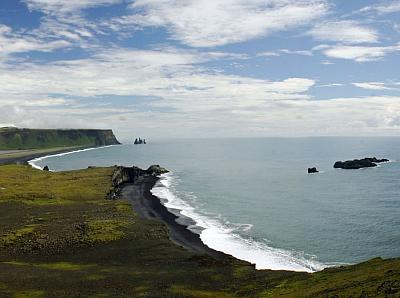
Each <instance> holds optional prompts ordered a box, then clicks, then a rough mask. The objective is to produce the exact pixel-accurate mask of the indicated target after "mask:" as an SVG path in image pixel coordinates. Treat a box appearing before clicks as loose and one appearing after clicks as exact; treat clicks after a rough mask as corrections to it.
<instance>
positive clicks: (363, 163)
mask: <svg viewBox="0 0 400 298" xmlns="http://www.w3.org/2000/svg"><path fill="white" fill-rule="evenodd" d="M388 161H389V160H388V159H385V158H383V159H377V158H376V157H372V158H371V157H367V158H363V159H354V160H347V161H337V162H335V164H334V165H333V167H334V168H335V169H345V170H357V169H361V168H373V167H376V166H377V163H381V162H388Z"/></svg>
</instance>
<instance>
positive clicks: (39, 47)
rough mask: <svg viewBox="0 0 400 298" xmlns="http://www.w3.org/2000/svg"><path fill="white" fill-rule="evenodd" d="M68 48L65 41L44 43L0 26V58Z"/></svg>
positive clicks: (67, 43) (44, 41) (68, 44)
mask: <svg viewBox="0 0 400 298" xmlns="http://www.w3.org/2000/svg"><path fill="white" fill-rule="evenodd" d="M68 46H70V43H69V42H67V41H65V40H53V41H46V40H42V39H38V38H35V37H33V36H29V35H23V34H17V33H14V32H13V31H12V29H11V28H10V27H7V26H5V25H1V24H0V57H1V56H3V57H4V56H7V55H10V54H13V53H23V52H30V51H42V52H51V51H54V50H56V49H60V48H65V47H68Z"/></svg>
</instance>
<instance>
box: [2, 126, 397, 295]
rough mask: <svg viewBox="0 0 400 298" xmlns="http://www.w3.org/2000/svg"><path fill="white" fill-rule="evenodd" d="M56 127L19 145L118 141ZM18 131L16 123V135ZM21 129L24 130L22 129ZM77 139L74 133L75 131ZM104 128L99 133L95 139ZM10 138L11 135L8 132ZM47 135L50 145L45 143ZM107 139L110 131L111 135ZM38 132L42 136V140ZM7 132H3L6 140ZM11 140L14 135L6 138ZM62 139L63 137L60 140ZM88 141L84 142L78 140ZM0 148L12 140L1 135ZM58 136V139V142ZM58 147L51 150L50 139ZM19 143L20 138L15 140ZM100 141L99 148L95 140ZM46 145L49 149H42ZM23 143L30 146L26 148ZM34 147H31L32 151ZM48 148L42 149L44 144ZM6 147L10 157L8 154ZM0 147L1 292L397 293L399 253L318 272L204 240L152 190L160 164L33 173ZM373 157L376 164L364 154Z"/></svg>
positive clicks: (27, 136) (71, 146)
mask: <svg viewBox="0 0 400 298" xmlns="http://www.w3.org/2000/svg"><path fill="white" fill-rule="evenodd" d="M79 131H80V132H81V133H82V134H81V135H80V134H78V132H76V133H72V132H69V134H68V137H66V136H65V133H64V132H61V131H48V132H46V134H44V135H43V134H39V132H37V131H35V130H32V131H31V132H32V133H31V134H30V133H29V131H24V134H25V135H24V137H21V138H22V139H25V140H29V142H27V141H25V142H22V143H21V142H18V144H19V145H18V146H20V147H22V149H24V151H25V153H27V152H26V151H28V152H30V150H31V151H32V150H33V151H34V153H32V154H36V155H38V154H39V155H42V156H43V155H46V154H49V153H48V151H46V152H39V153H38V152H37V151H35V150H38V149H37V148H35V146H41V149H40V150H50V149H49V148H53V150H54V151H57V150H61V149H60V148H63V150H66V149H65V148H66V146H67V147H68V148H69V149H68V150H70V151H71V150H75V149H74V148H77V147H82V146H101V145H106V144H109V143H113V144H117V143H119V142H118V141H117V140H116V138H115V136H114V134H113V133H112V132H111V134H112V135H111V134H110V133H107V134H106V135H107V136H105V139H100V140H99V139H97V137H93V138H92V137H89V135H90V136H93V132H92V131H90V134H85V133H83V131H81V130H79ZM17 132H18V133H20V132H21V130H14V135H16V133H17ZM20 135H21V134H20ZM76 135H78V136H81V137H78V138H77V139H75V140H76V141H75V142H74V141H73V140H74V137H72V136H76ZM100 135H103V133H99V134H98V136H100ZM9 136H10V135H9ZM50 136H59V137H60V138H56V137H55V138H54V139H53V141H52V142H51V143H47V141H46V138H47V140H49V139H51V138H50ZM112 136H114V137H112ZM43 137H45V140H43ZM4 139H5V138H3V140H4ZM9 139H10V140H12V139H14V137H9ZM62 140H63V141H62ZM83 140H85V141H83ZM3 142H4V143H3V144H5V145H4V147H7V146H8V147H10V148H11V147H12V146H14V147H15V146H16V143H13V144H12V145H11V143H8V142H7V141H3ZM63 142H65V143H63ZM55 143H56V144H57V146H58V147H55V148H54V147H53V146H54V144H55ZM21 144H22V145H21ZM96 144H97V145H96ZM47 146H48V147H47ZM27 147H30V148H29V150H28V149H27ZM32 148H34V149H32ZM43 148H45V149H43ZM5 154H16V153H15V152H13V153H5ZM1 156H2V154H0V164H4V163H6V165H2V166H0V296H4V297H77V296H80V297H82V296H83V297H87V296H92V297H99V296H106V297H141V296H142V297H160V296H161V297H277V296H279V297H398V296H399V294H400V259H399V258H395V259H388V260H383V259H381V258H376V259H373V260H370V261H368V262H364V263H361V264H357V265H351V266H340V267H333V268H327V269H325V270H323V271H320V272H316V273H312V274H309V273H305V272H291V271H272V270H255V268H254V265H252V264H250V263H248V262H245V261H240V260H237V259H235V258H233V257H231V256H229V255H226V254H224V253H221V252H218V251H215V250H213V249H210V248H208V247H207V246H206V245H204V244H203V243H202V241H201V239H200V237H199V235H198V234H195V233H192V232H191V231H190V230H188V229H187V228H186V227H185V226H183V225H180V224H178V223H177V222H176V216H175V215H174V214H172V213H170V212H169V211H168V210H167V208H165V207H164V206H163V204H162V203H161V201H160V199H159V198H157V197H156V196H154V195H153V194H152V193H151V189H152V188H153V187H154V185H155V184H156V183H157V182H158V180H159V177H160V175H163V174H165V173H167V172H168V169H165V168H163V167H161V166H159V165H154V166H150V167H149V168H148V169H146V170H144V169H141V168H138V167H135V166H133V167H121V166H114V167H90V168H87V169H82V170H78V171H68V172H48V171H39V170H36V169H33V168H32V167H30V166H28V165H26V164H22V165H16V163H17V162H23V161H24V160H26V159H27V158H29V156H26V155H24V157H23V158H22V157H18V156H15V155H14V158H13V159H10V158H8V159H2V158H1ZM371 162H378V161H374V160H371Z"/></svg>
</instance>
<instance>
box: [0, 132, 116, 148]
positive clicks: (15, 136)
mask: <svg viewBox="0 0 400 298" xmlns="http://www.w3.org/2000/svg"><path fill="white" fill-rule="evenodd" d="M117 144H120V143H119V142H118V140H117V138H116V137H115V136H114V133H113V131H112V130H100V129H26V128H22V129H20V128H0V150H10V149H38V148H54V147H72V146H106V145H117Z"/></svg>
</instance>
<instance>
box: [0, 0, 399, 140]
mask: <svg viewBox="0 0 400 298" xmlns="http://www.w3.org/2000/svg"><path fill="white" fill-rule="evenodd" d="M399 14H400V1H399V0H382V1H365V0H363V1H361V0H352V1H345V0H341V1H339V0H336V1H333V0H331V1H329V0H307V1H306V0H192V1H182V0H168V1H167V0H136V1H135V0H70V1H63V0H2V1H1V2H0V86H1V88H0V113H1V115H2V116H1V118H0V125H16V126H20V127H38V128H47V127H50V128H58V127H73V128H76V127H84V128H87V127H93V128H113V129H114V130H115V131H116V133H117V135H118V136H119V137H120V138H121V139H128V138H130V137H131V136H135V135H143V136H147V137H150V138H151V137H153V138H155V137H207V136H211V137H224V136H226V137H240V136H252V137H264V136H325V135H367V136H376V135H397V134H398V133H399V129H400V77H399V74H398V69H399V68H400V59H399V54H400V18H399Z"/></svg>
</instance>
